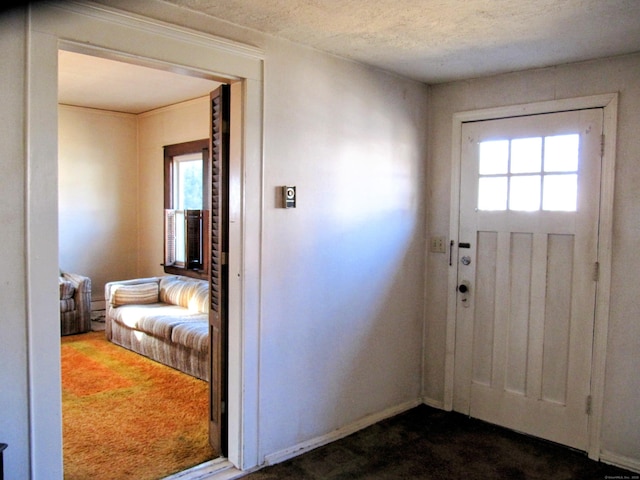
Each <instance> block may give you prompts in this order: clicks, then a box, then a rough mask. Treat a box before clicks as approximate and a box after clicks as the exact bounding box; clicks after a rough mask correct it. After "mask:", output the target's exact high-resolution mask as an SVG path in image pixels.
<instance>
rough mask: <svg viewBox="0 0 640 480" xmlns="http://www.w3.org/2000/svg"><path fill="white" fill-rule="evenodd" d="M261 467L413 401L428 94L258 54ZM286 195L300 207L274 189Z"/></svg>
mask: <svg viewBox="0 0 640 480" xmlns="http://www.w3.org/2000/svg"><path fill="white" fill-rule="evenodd" d="M265 71H266V75H265V151H264V156H265V167H264V185H265V192H264V217H263V219H264V237H263V258H264V261H263V269H262V272H263V302H262V305H263V307H262V324H261V341H260V346H261V352H260V359H261V360H260V365H261V370H260V385H261V392H260V415H261V418H260V432H261V442H260V446H261V451H262V453H263V454H264V455H270V454H274V453H278V452H280V451H282V450H284V449H286V448H290V447H292V446H294V445H296V444H299V443H302V442H305V441H307V440H310V439H313V438H315V437H319V436H322V435H325V434H327V433H329V432H331V431H332V430H334V429H337V428H340V427H342V426H345V425H348V424H350V423H352V422H354V421H356V420H358V419H360V418H362V417H364V416H366V415H370V414H374V413H378V412H381V411H383V410H385V409H389V408H392V407H395V406H398V405H401V404H403V403H405V402H411V401H416V400H417V399H418V398H419V397H420V386H421V374H420V369H421V361H420V357H421V332H422V294H423V275H424V262H423V257H424V223H423V221H424V211H425V209H424V202H423V196H424V191H423V183H424V164H425V160H426V136H425V132H426V124H427V117H426V113H427V107H428V99H427V89H426V88H425V87H424V86H421V85H418V84H416V83H413V82H410V81H406V80H402V79H400V78H397V77H394V76H392V75H387V74H384V73H382V72H377V71H375V70H373V69H369V68H365V67H362V66H359V65H356V64H353V63H348V62H344V61H342V60H338V59H336V58H334V57H330V56H327V55H323V54H320V53H317V52H315V51H313V50H310V49H305V48H300V47H298V46H295V45H293V44H290V43H287V42H281V41H276V40H273V39H270V40H269V41H268V43H267V46H266V70H265ZM282 185H295V186H296V187H297V196H298V201H297V207H296V208H295V209H289V210H285V209H282V208H279V207H278V205H277V203H276V198H277V196H276V189H277V188H278V187H279V186H282Z"/></svg>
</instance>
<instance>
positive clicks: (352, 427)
mask: <svg viewBox="0 0 640 480" xmlns="http://www.w3.org/2000/svg"><path fill="white" fill-rule="evenodd" d="M421 403H422V402H421V401H420V400H412V401H410V402H405V403H401V404H400V405H397V406H395V407H391V408H388V409H386V410H383V411H381V412H378V413H374V414H372V415H368V416H366V417H364V418H361V419H360V420H357V421H355V422H353V423H351V424H349V425H345V426H344V427H341V428H339V429H337V430H334V431H333V432H330V433H327V434H326V435H321V436H319V437H316V438H312V439H311V440H308V441H306V442H302V443H299V444H297V445H294V446H293V447H289V448H286V449H284V450H281V451H279V452H275V453H272V454H270V455H266V456H265V458H264V460H265V465H275V464H276V463H280V462H284V461H285V460H289V459H290V458H293V457H297V456H298V455H302V454H303V453H306V452H309V451H311V450H313V449H315V448H318V447H321V446H323V445H326V444H328V443H331V442H334V441H336V440H339V439H341V438H344V437H346V436H348V435H351V434H352V433H355V432H357V431H359V430H362V429H363V428H366V427H370V426H371V425H373V424H375V423H378V422H380V421H381V420H385V419H387V418H390V417H393V416H395V415H398V414H399V413H402V412H405V411H407V410H410V409H412V408H414V407H417V406H418V405H420V404H421Z"/></svg>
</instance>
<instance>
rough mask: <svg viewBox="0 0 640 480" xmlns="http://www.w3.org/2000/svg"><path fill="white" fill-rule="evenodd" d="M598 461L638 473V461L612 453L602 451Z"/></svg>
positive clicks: (639, 467)
mask: <svg viewBox="0 0 640 480" xmlns="http://www.w3.org/2000/svg"><path fill="white" fill-rule="evenodd" d="M600 461H601V462H602V463H608V464H609V465H614V466H616V467H620V468H626V469H627V470H631V471H632V472H637V473H640V459H638V458H630V457H625V456H623V455H617V454H615V453H612V452H608V451H606V450H603V451H602V452H601V453H600Z"/></svg>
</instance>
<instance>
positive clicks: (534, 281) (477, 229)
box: [453, 109, 603, 450]
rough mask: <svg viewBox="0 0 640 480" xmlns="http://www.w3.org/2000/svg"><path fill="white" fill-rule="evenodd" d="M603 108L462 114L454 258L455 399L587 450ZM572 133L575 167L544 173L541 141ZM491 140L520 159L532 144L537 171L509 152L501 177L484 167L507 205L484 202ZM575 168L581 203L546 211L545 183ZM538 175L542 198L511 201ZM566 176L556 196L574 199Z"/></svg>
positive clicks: (477, 413) (476, 413)
mask: <svg viewBox="0 0 640 480" xmlns="http://www.w3.org/2000/svg"><path fill="white" fill-rule="evenodd" d="M602 117H603V110H602V109H591V110H581V111H574V112H562V113H555V114H547V115H535V116H524V117H518V118H509V119H502V120H491V121H483V122H471V123H465V124H463V125H462V136H461V146H460V151H461V169H460V213H459V219H460V221H459V226H460V227H459V235H458V241H459V244H460V245H461V246H462V248H458V249H457V252H458V255H457V257H458V258H457V260H458V262H457V266H458V284H459V285H463V284H464V286H466V287H467V288H468V292H466V293H458V294H457V297H458V298H457V302H456V312H457V313H456V336H455V374H454V379H455V380H454V392H453V408H454V409H455V410H457V411H460V412H463V413H468V414H470V415H471V416H473V417H476V418H480V419H483V420H487V421H490V422H492V423H496V424H500V425H503V426H506V427H509V428H513V429H515V430H518V431H523V432H526V433H530V434H533V435H536V436H539V437H543V438H547V439H550V440H553V441H555V442H558V443H562V444H565V445H569V446H572V447H575V448H579V449H582V450H587V449H588V443H589V429H588V421H589V418H588V412H587V409H588V407H587V404H588V403H589V402H590V399H589V397H590V392H591V385H590V381H591V353H592V341H593V320H594V308H595V295H596V281H595V278H594V269H595V265H596V262H597V260H598V215H599V208H600V203H599V192H600V165H601V162H600V157H601V148H600V146H601V139H602ZM567 134H574V135H575V134H579V145H580V148H579V151H580V161H579V163H578V165H579V167H578V170H577V172H576V173H573V172H571V171H563V170H562V169H563V168H564V167H562V168H561V169H560V170H562V171H560V172H559V171H558V169H557V168H554V167H549V168H550V170H549V171H548V172H545V168H544V167H543V166H542V162H543V159H542V157H544V155H542V152H544V151H545V148H544V147H543V144H547V143H548V144H549V145H552V140H553V139H554V138H558V137H557V136H559V135H567ZM531 137H534V138H535V139H538V140H537V141H536V140H534V142H533V143H534V146H533V147H532V146H531V145H527V143H526V142H527V141H526V140H525V141H522V140H518V139H523V138H531ZM564 138H577V137H575V136H574V137H564ZM494 139H502V140H503V141H502V143H501V145H502V146H505V142H504V140H505V139H515V141H513V142H510V143H509V142H506V145H507V148H509V145H511V146H512V148H511V150H512V151H515V150H517V148H516V147H517V145H521V147H522V146H523V147H524V148H521V153H520V155H521V156H524V157H526V156H527V155H529V154H531V153H534V152H532V150H534V151H535V150H536V147H535V145H536V144H537V145H538V148H539V149H540V150H539V153H538V154H537V155H538V156H539V157H540V170H539V171H538V172H537V173H536V172H531V171H529V170H530V169H528V168H526V167H525V168H524V170H523V169H522V168H518V167H517V163H518V157H517V155H515V154H514V156H513V157H511V159H510V160H509V161H512V162H513V164H510V165H511V167H510V168H509V169H507V170H506V173H505V174H504V175H503V174H501V173H500V172H497V173H496V172H495V171H489V172H488V173H489V174H488V175H482V176H481V177H482V180H481V181H487V183H488V184H490V185H491V186H490V187H488V190H490V191H493V192H494V193H496V192H498V191H500V190H501V188H504V192H503V196H505V198H504V199H503V205H500V203H501V202H502V200H500V199H499V198H498V201H497V203H498V205H497V206H496V205H495V200H494V205H489V206H488V207H487V205H486V203H487V202H486V199H485V200H484V203H485V205H484V206H483V205H478V201H479V200H478V181H479V177H480V175H479V173H480V172H479V169H478V166H479V152H480V144H481V142H486V141H489V140H494ZM543 139H547V140H548V142H546V141H543ZM518 142H520V143H518ZM523 143H524V145H522V144H523ZM484 145H488V144H487V143H485V144H484ZM524 157H523V158H524ZM533 157H534V158H535V155H534V156H533ZM549 158H551V156H550V154H549ZM534 163H535V160H534ZM549 165H550V164H549ZM568 168H569V169H570V168H571V167H568ZM485 170H486V167H485ZM484 173H485V174H486V173H487V171H485V172H484ZM576 176H577V188H578V196H577V205H576V206H575V211H574V212H573V211H566V210H571V209H572V208H573V207H572V206H571V205H569V206H568V207H567V205H561V206H560V209H561V211H549V205H551V204H552V202H547V200H546V198H547V197H546V193H547V188H546V187H544V188H543V187H542V185H547V184H548V185H549V190H550V189H551V185H553V182H554V181H557V179H558V178H561V180H560V182H563V181H566V180H569V181H568V183H567V185H571V181H570V177H571V178H575V177H576ZM531 181H533V183H534V184H536V185H538V187H536V188H538V189H539V192H544V193H541V194H540V196H541V197H543V195H545V197H544V198H545V200H542V198H541V199H540V200H538V199H536V201H537V203H538V207H536V206H535V203H536V202H535V201H534V205H533V206H531V205H526V203H527V202H529V201H530V200H531V199H532V198H533V197H535V193H533V194H532V193H530V192H529V193H527V194H525V195H520V197H521V200H523V201H524V203H525V205H524V206H523V205H520V206H518V205H516V203H517V200H518V194H519V193H524V192H525V190H523V188H524V187H525V186H526V184H527V183H529V184H530V183H531ZM492 182H493V183H492ZM536 182H537V183H536ZM567 185H563V186H561V187H559V189H560V192H561V195H560V197H559V198H560V199H561V200H562V198H566V197H567V196H570V192H568V191H567V188H566V186H567ZM569 190H570V188H569ZM483 192H484V193H483V195H484V197H486V192H487V189H485V190H483ZM534 192H535V190H534ZM506 195H511V196H512V197H511V202H512V203H513V205H511V202H510V203H509V204H508V203H507V197H506ZM494 197H495V195H494ZM498 197H500V196H498ZM550 198H551V197H550ZM482 202H483V200H481V203H482ZM489 203H490V202H489ZM478 207H480V208H478ZM522 208H524V209H525V210H529V211H522V210H521V209H522ZM487 209H488V210H487ZM551 209H552V210H553V206H551ZM562 210H565V211H562ZM467 244H468V248H465V247H467ZM463 257H466V258H465V259H464V260H466V261H465V262H464V263H463ZM463 288H464V287H463Z"/></svg>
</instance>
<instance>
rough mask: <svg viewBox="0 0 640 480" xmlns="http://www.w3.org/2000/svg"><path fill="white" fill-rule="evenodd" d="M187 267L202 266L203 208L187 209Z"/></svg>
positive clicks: (196, 267) (185, 213)
mask: <svg viewBox="0 0 640 480" xmlns="http://www.w3.org/2000/svg"><path fill="white" fill-rule="evenodd" d="M184 216H185V223H186V228H185V232H186V235H185V236H186V246H185V247H186V250H187V255H186V259H185V260H186V261H185V263H186V267H187V268H190V269H201V268H202V263H203V259H202V230H203V229H202V227H203V225H202V210H185V212H184Z"/></svg>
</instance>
